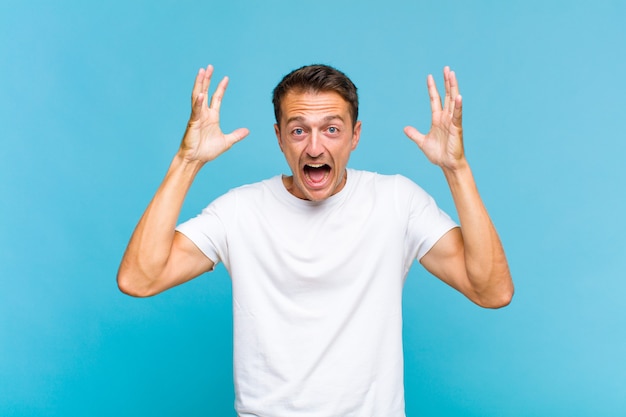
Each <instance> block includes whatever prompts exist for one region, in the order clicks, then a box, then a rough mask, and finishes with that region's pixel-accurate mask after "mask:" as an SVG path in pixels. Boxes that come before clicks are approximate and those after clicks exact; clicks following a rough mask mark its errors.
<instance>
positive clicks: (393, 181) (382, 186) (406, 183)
mask: <svg viewBox="0 0 626 417" xmlns="http://www.w3.org/2000/svg"><path fill="white" fill-rule="evenodd" d="M350 176H352V177H353V178H354V179H355V183H356V185H357V187H359V188H366V189H367V187H374V189H375V190H376V191H377V192H383V191H385V192H391V193H394V194H396V193H400V194H403V195H406V194H407V193H409V194H412V193H418V194H422V193H425V191H424V190H423V189H422V188H421V187H420V186H419V185H417V184H416V183H415V182H414V181H413V180H411V179H409V178H407V177H406V176H404V175H401V174H379V173H378V172H372V171H362V170H354V169H350V170H349V171H348V178H350ZM370 189H371V188H370Z"/></svg>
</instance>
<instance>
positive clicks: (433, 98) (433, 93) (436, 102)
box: [426, 74, 441, 113]
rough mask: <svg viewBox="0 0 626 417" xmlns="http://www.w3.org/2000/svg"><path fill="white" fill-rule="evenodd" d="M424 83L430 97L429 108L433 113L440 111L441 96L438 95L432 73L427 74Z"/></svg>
mask: <svg viewBox="0 0 626 417" xmlns="http://www.w3.org/2000/svg"><path fill="white" fill-rule="evenodd" d="M426 83H427V85H428V96H429V97H430V110H431V111H432V112H433V113H435V112H438V111H441V97H439V91H437V85H436V84H435V79H434V78H433V76H432V75H430V74H429V75H428V78H427V79H426Z"/></svg>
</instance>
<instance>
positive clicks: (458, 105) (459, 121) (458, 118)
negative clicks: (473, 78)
mask: <svg viewBox="0 0 626 417" xmlns="http://www.w3.org/2000/svg"><path fill="white" fill-rule="evenodd" d="M452 123H453V124H454V125H455V126H456V127H458V128H461V126H462V125H463V97H462V96H461V95H460V94H458V95H457V96H456V97H455V98H454V112H453V113H452Z"/></svg>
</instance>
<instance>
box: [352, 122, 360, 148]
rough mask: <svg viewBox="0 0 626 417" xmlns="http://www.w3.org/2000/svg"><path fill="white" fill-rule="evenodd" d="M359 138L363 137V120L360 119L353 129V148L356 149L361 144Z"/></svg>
mask: <svg viewBox="0 0 626 417" xmlns="http://www.w3.org/2000/svg"><path fill="white" fill-rule="evenodd" d="M359 139H361V121H360V120H358V121H357V122H356V124H355V125H354V130H353V131H352V150H355V149H356V146H357V145H358V144H359Z"/></svg>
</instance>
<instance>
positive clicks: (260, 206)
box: [118, 65, 513, 417]
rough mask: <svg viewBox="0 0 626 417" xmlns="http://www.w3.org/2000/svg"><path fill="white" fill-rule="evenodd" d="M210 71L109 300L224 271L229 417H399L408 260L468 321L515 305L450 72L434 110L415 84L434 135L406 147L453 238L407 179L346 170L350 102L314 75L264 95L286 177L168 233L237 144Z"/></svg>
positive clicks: (311, 69)
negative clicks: (474, 309)
mask: <svg viewBox="0 0 626 417" xmlns="http://www.w3.org/2000/svg"><path fill="white" fill-rule="evenodd" d="M212 72H213V68H212V67H211V66H208V67H207V68H206V69H201V70H200V71H199V72H198V75H197V77H196V81H195V84H194V88H193V93H192V112H191V117H190V120H189V123H188V126H187V130H186V132H185V135H184V138H183V141H182V144H181V146H180V149H179V151H178V153H177V154H176V156H175V157H174V159H173V161H172V164H171V166H170V169H169V170H168V172H167V175H166V177H165V179H164V181H163V183H162V184H161V186H160V188H159V189H158V191H157V192H156V195H155V196H154V199H153V200H152V202H151V203H150V205H149V206H148V208H147V210H146V212H145V213H144V215H143V217H142V218H141V220H140V221H139V224H138V225H137V228H136V230H135V232H134V233H133V236H132V238H131V240H130V243H129V245H128V249H127V251H126V253H125V255H124V258H123V260H122V264H121V266H120V270H119V274H118V285H119V287H120V289H121V290H122V291H123V292H125V293H127V294H130V295H134V296H151V295H154V294H157V293H159V292H162V291H164V290H166V289H168V288H171V287H173V286H175V285H178V284H181V283H183V282H186V281H188V280H190V279H192V278H194V277H196V276H198V275H200V274H202V273H204V272H206V271H210V270H212V269H213V268H214V266H215V264H216V263H217V262H220V261H221V262H223V263H224V265H225V267H226V268H227V270H228V271H229V273H230V275H231V279H232V285H233V317H234V339H235V340H234V361H235V391H236V409H237V412H238V414H239V415H240V416H280V417H284V416H342V417H344V416H381V417H382V416H384V417H394V416H404V390H403V354H402V317H401V312H402V309H401V299H402V286H403V283H404V279H405V277H406V275H407V273H408V270H409V268H410V266H411V264H412V263H413V261H414V260H415V259H419V261H420V263H421V264H422V265H423V266H424V267H425V268H426V269H427V270H428V271H430V272H431V273H432V274H433V275H435V276H437V277H438V278H440V279H441V280H443V281H444V282H446V283H447V284H449V285H450V286H452V287H453V288H455V289H457V290H459V291H460V292H462V293H463V294H464V295H466V296H467V297H468V298H469V299H470V300H472V301H473V302H475V303H476V304H478V305H480V306H483V307H488V308H498V307H502V306H505V305H507V304H508V303H509V302H510V300H511V297H512V295H513V283H512V280H511V276H510V274H509V269H508V265H507V261H506V258H505V254H504V251H503V249H502V246H501V243H500V240H499V238H498V236H497V233H496V230H495V228H494V226H493V225H492V223H491V221H490V219H489V216H488V214H487V211H486V209H485V207H484V205H483V203H482V201H481V199H480V196H479V194H478V191H477V189H476V185H475V183H474V179H473V176H472V173H471V171H470V168H469V165H468V163H467V161H466V159H465V155H464V151H463V140H462V127H461V119H462V118H461V114H462V98H461V96H460V95H459V88H458V83H457V79H456V76H455V73H454V72H452V71H450V70H449V68H447V67H446V68H445V69H444V81H445V97H444V100H443V104H442V103H441V99H440V96H439V93H438V91H437V88H436V86H435V82H434V80H433V78H432V76H429V77H428V92H429V95H430V100H431V110H432V125H431V129H430V131H429V132H428V133H427V134H425V135H424V134H422V133H420V132H418V131H417V130H416V129H415V128H413V127H406V128H405V133H406V135H407V136H408V137H409V138H410V139H411V140H413V141H414V142H415V143H416V144H417V145H418V147H419V148H420V149H421V150H422V151H423V152H424V154H425V155H426V156H427V157H428V159H429V160H430V161H431V162H432V163H434V164H436V165H438V166H439V167H441V169H442V171H443V173H444V175H445V177H446V180H447V182H448V184H449V186H450V190H451V192H452V196H453V199H454V202H455V206H456V209H457V212H458V216H459V219H460V223H461V227H460V228H459V227H457V225H456V224H455V223H454V222H453V221H452V220H451V219H450V218H449V217H448V216H447V215H446V214H445V213H443V212H442V211H441V210H439V208H438V207H437V206H436V204H435V202H434V201H433V199H432V198H430V196H428V195H427V194H426V193H425V192H424V191H423V190H422V189H421V188H419V187H418V186H417V185H415V184H414V183H413V182H411V181H409V180H408V179H406V178H404V177H402V176H399V175H396V176H383V175H378V174H374V173H370V172H365V171H356V170H352V169H349V168H347V164H348V159H349V157H350V153H351V152H352V151H353V150H354V149H355V148H356V147H357V145H358V142H359V138H360V134H361V122H360V121H358V98H357V93H356V87H355V86H354V84H353V83H352V81H350V79H348V78H347V77H346V76H345V75H344V74H343V73H341V72H339V71H337V70H336V69H334V68H331V67H328V66H323V65H313V66H306V67H302V68H300V69H298V70H295V71H293V72H292V73H290V74H288V75H287V76H285V78H284V79H283V80H282V81H281V82H280V83H279V85H278V86H277V87H276V89H275V90H274V99H273V102H274V110H275V114H276V124H275V132H276V138H277V139H278V143H279V145H280V149H281V151H282V152H283V154H284V155H285V158H286V160H287V163H288V164H289V167H290V169H291V175H290V176H276V177H274V178H271V179H268V180H265V181H262V182H260V183H256V184H251V185H247V186H243V187H240V188H236V189H234V190H231V191H230V192H228V193H227V194H225V195H223V196H222V197H220V198H218V199H217V200H215V201H214V202H213V203H211V204H210V205H209V206H208V207H207V208H206V209H205V210H204V211H203V212H202V214H201V215H199V216H198V217H196V218H194V219H191V220H189V221H188V222H185V223H183V224H182V225H179V226H178V228H176V221H177V219H178V215H179V213H180V209H181V206H182V204H183V200H184V197H185V194H186V192H187V190H188V189H189V187H190V186H191V183H192V182H193V180H194V177H195V175H196V174H197V172H198V171H199V170H200V168H201V167H202V166H203V165H204V164H205V163H207V162H209V161H211V160H213V159H215V158H217V157H218V156H219V155H220V154H222V153H223V152H225V151H226V150H228V149H229V148H230V147H231V146H232V145H233V144H234V143H235V142H238V141H239V140H241V139H243V138H244V137H245V136H246V135H247V134H248V131H247V129H237V130H235V131H233V132H232V133H229V134H224V133H223V132H222V131H221V129H220V125H219V112H220V105H221V101H222V97H223V95H224V92H225V90H226V85H227V82H228V79H227V78H224V79H223V80H222V81H221V82H220V83H219V85H218V86H217V88H216V90H215V93H214V94H213V97H212V98H211V100H210V103H209V102H208V88H209V83H210V80H211V75H212Z"/></svg>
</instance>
